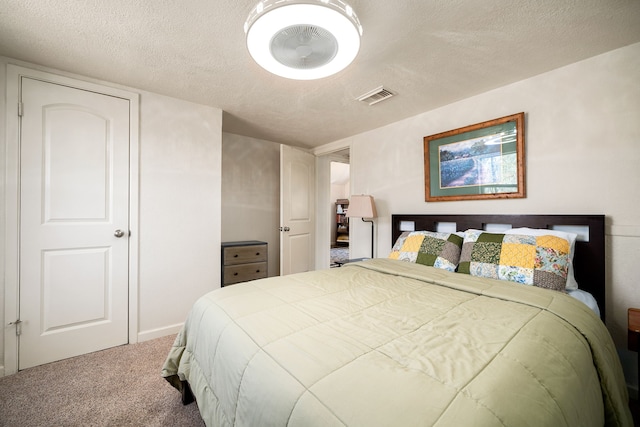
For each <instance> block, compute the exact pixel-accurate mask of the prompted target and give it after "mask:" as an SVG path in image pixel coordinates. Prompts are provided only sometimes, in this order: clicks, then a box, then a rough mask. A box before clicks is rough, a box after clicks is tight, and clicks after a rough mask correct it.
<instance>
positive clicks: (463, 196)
mask: <svg viewBox="0 0 640 427" xmlns="http://www.w3.org/2000/svg"><path fill="white" fill-rule="evenodd" d="M524 177H525V165H524V113H518V114H514V115H511V116H507V117H502V118H500V119H495V120H489V121H487V122H482V123H478V124H475V125H471V126H466V127H463V128H460V129H454V130H450V131H447V132H442V133H439V134H436V135H431V136H425V137H424V181H425V201H427V202H441V201H452V200H478V199H510V198H523V197H525V184H524Z"/></svg>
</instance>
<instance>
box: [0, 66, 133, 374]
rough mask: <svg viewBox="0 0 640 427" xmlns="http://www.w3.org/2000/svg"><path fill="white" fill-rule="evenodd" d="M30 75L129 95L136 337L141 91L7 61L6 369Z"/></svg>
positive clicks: (14, 368) (13, 344) (15, 302)
mask: <svg viewBox="0 0 640 427" xmlns="http://www.w3.org/2000/svg"><path fill="white" fill-rule="evenodd" d="M22 77H29V78H33V79H38V80H42V81H45V82H50V83H55V84H61V85H65V86H69V87H73V88H77V89H82V90H87V91H91V92H96V93H101V94H105V95H109V96H114V97H118V98H123V99H126V100H128V101H129V230H130V232H131V233H130V237H129V268H128V269H129V271H128V275H129V308H128V310H129V319H128V323H129V326H128V335H129V337H128V342H129V343H135V342H137V341H138V335H137V331H138V252H139V237H138V235H139V224H138V222H139V205H138V201H139V166H140V147H139V128H140V121H139V117H140V113H139V112H140V108H139V107H140V95H139V94H138V93H134V92H130V91H127V90H124V89H120V88H116V87H113V86H108V85H107V84H105V83H103V82H99V81H88V80H81V79H79V78H77V77H72V76H63V75H59V74H53V73H50V72H48V71H44V70H35V69H30V68H26V67H23V66H19V65H14V64H10V63H8V64H7V66H6V111H5V114H6V133H5V135H4V138H5V147H6V149H5V167H6V169H5V195H4V214H5V224H4V227H5V228H4V232H5V234H4V245H3V246H4V259H3V264H0V268H2V265H3V266H4V296H5V299H4V328H3V331H4V372H2V368H3V367H2V366H0V377H2V376H3V375H10V374H14V373H16V372H18V338H17V336H16V334H15V328H14V327H11V326H9V323H10V322H13V321H15V320H16V319H17V318H18V313H19V306H20V299H19V293H20V287H19V280H20V273H19V272H20V264H19V263H20V258H19V253H20V233H19V230H20V220H19V218H20V146H19V142H20V120H19V118H18V102H19V100H20V79H21V78H22Z"/></svg>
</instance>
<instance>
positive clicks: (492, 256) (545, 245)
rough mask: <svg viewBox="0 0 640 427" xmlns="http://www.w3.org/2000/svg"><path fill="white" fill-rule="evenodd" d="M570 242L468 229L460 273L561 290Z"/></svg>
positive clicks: (545, 236)
mask: <svg viewBox="0 0 640 427" xmlns="http://www.w3.org/2000/svg"><path fill="white" fill-rule="evenodd" d="M569 252H570V243H569V242H568V241H567V240H565V239H563V238H561V237H558V236H553V235H543V236H533V235H523V234H498V233H486V232H482V231H479V230H467V231H466V232H465V236H464V243H463V245H462V253H461V255H460V264H459V266H458V272H459V273H466V274H471V275H472V276H481V277H490V278H493V279H499V280H508V281H511V282H516V283H522V284H524V285H534V286H538V287H541V288H547V289H553V290H556V291H564V290H565V286H566V283H567V274H568V271H569Z"/></svg>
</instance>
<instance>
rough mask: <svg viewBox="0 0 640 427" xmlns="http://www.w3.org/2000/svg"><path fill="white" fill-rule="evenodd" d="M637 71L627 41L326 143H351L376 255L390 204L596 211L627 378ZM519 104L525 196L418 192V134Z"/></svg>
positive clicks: (363, 232)
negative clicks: (429, 197) (455, 198)
mask: <svg viewBox="0 0 640 427" xmlns="http://www.w3.org/2000/svg"><path fill="white" fill-rule="evenodd" d="M639 70H640V44H635V45H631V46H628V47H625V48H622V49H618V50H615V51H612V52H609V53H606V54H604V55H600V56H597V57H594V58H591V59H588V60H585V61H582V62H579V63H575V64H572V65H569V66H567V67H564V68H560V69H558V70H555V71H552V72H549V73H545V74H542V75H539V76H536V77H533V78H530V79H527V80H523V81H520V82H517V83H514V84H511V85H509V86H505V87H502V88H499V89H496V90H493V91H490V92H487V93H484V94H481V95H478V96H475V97H472V98H468V99H465V100H462V101H460V102H456V103H454V104H451V105H447V106H445V107H442V108H439V109H437V110H433V111H428V112H425V113H423V114H420V115H417V116H414V117H411V118H408V119H406V120H403V121H400V122H396V123H393V124H391V125H388V126H385V127H382V128H379V129H375V130H372V131H370V132H366V133H363V134H359V135H355V136H353V137H350V138H346V139H344V140H341V141H335V142H333V143H332V144H331V146H332V147H335V146H350V147H351V176H352V180H351V190H352V191H351V192H352V194H361V193H362V194H371V195H373V196H374V197H375V200H376V206H377V209H378V214H379V218H378V219H377V221H376V239H377V251H376V253H377V256H379V257H385V256H387V255H388V253H389V252H390V249H391V245H392V242H391V237H390V236H391V229H390V220H391V214H392V213H412V214H413V213H494V212H496V213H573V214H605V215H606V233H607V236H606V249H607V283H606V288H607V307H606V312H607V327H608V328H609V330H610V331H611V333H612V336H613V338H614V340H615V342H616V345H617V346H618V348H619V349H620V352H621V355H622V356H623V361H627V362H626V363H625V369H626V374H627V380H628V382H629V383H630V384H632V385H633V384H636V383H637V380H636V378H637V376H636V375H635V370H636V368H635V366H637V365H635V354H629V353H628V352H626V350H625V348H626V330H627V329H626V328H627V308H628V307H640V273H639V271H640V269H638V268H637V264H638V261H640V214H639V212H640V83H639V82H640V80H639V79H640V74H639V73H640V72H639ZM400 96H402V94H400ZM380 105H381V106H382V105H383V104H380ZM520 111H524V112H525V113H526V129H525V133H526V181H527V183H526V186H527V197H526V198H524V199H513V200H489V201H459V202H433V203H426V202H425V201H424V164H423V137H424V136H427V135H433V134H436V133H439V132H444V131H447V130H451V129H456V128H459V127H463V126H466V125H470V124H474V123H479V122H482V121H486V120H490V119H494V118H498V117H503V116H506V115H510V114H514V113H518V112H520ZM368 227H370V226H369V224H354V226H353V227H352V235H351V246H352V249H351V256H352V257H359V256H366V255H367V253H368V252H369V250H370V249H369V244H370V243H369V241H370V237H369V233H370V228H368ZM635 387H637V385H635Z"/></svg>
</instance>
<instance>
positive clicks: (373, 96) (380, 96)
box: [358, 86, 395, 105]
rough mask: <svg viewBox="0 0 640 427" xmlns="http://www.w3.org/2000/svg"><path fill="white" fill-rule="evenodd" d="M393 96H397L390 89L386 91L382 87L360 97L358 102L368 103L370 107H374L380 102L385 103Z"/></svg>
mask: <svg viewBox="0 0 640 427" xmlns="http://www.w3.org/2000/svg"><path fill="white" fill-rule="evenodd" d="M393 95H395V93H393V92H391V91H390V90H389V89H385V88H384V87H382V86H380V87H378V88H375V89H374V90H372V91H369V92H367V93H365V94H364V95H362V96H360V97H358V101H362V102H366V103H367V104H369V105H373V104H377V103H378V102H380V101H384V100H385V99H389V98H391V97H392V96H393Z"/></svg>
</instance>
